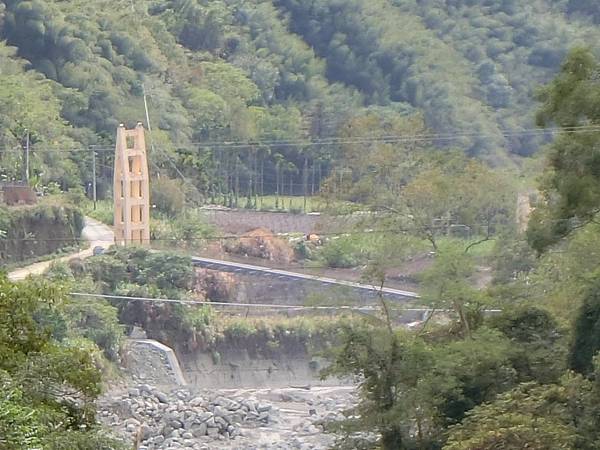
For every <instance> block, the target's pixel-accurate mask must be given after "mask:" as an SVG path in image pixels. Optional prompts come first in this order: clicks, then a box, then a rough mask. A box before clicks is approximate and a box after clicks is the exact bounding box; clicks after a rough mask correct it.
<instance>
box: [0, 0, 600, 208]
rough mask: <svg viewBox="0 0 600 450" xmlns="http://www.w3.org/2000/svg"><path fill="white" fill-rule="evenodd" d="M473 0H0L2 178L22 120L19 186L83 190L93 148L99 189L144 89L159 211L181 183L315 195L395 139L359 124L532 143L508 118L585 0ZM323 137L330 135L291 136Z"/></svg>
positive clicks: (476, 143)
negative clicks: (119, 131)
mask: <svg viewBox="0 0 600 450" xmlns="http://www.w3.org/2000/svg"><path fill="white" fill-rule="evenodd" d="M488 3H489V2H486V1H479V0H478V1H474V2H468V4H467V3H464V2H461V1H451V2H442V1H441V0H435V1H428V2H415V1H413V0H377V1H367V0H352V1H349V2H345V4H344V5H340V4H339V2H335V1H332V0H311V1H296V0H276V1H267V0H232V1H223V0H217V1H212V2H206V1H204V0H186V1H184V0H142V1H138V2H136V4H135V5H134V7H133V9H132V7H131V3H130V2H127V1H125V0H119V1H118V2H117V3H115V2H107V1H106V0H93V1H86V2H82V1H81V0H77V1H72V2H49V1H44V0H7V1H4V2H3V3H2V5H3V17H2V19H3V20H2V23H1V24H0V37H1V38H2V39H4V40H5V41H6V43H5V44H3V45H2V46H1V47H0V63H1V65H2V67H3V73H2V77H1V79H0V85H1V89H0V99H2V102H1V103H2V105H3V106H2V108H1V110H0V123H1V124H3V125H4V126H3V127H2V134H1V139H2V145H3V146H4V147H5V148H6V151H5V152H3V153H2V154H1V156H0V161H1V163H2V164H1V166H2V170H1V172H0V179H2V180H13V179H19V178H21V176H22V173H23V161H22V158H23V156H22V151H21V147H22V146H23V145H24V142H25V140H26V137H27V135H29V140H30V143H31V149H32V152H31V155H30V156H31V158H30V160H31V161H30V166H31V171H30V172H31V177H30V180H31V183H32V184H34V185H35V186H37V187H39V188H40V189H47V188H48V187H49V186H58V187H60V188H61V189H67V188H70V187H75V186H81V185H83V186H86V188H87V187H89V183H90V182H91V181H92V180H91V177H92V173H91V171H92V164H91V159H92V154H93V153H92V149H91V147H90V146H94V151H95V152H96V156H95V158H96V163H97V169H98V170H97V173H98V178H99V184H98V194H99V196H100V198H104V197H105V196H106V195H109V194H110V190H111V173H112V167H111V157H112V156H111V154H112V151H113V150H112V140H113V136H114V132H115V127H116V126H117V125H118V123H119V122H121V121H122V122H126V123H127V124H128V125H131V124H133V123H135V122H136V121H137V120H139V119H142V118H144V115H145V114H144V107H143V95H144V92H145V93H146V94H147V97H148V101H149V106H150V120H151V124H152V125H153V130H154V131H153V134H152V136H151V139H149V142H152V144H153V148H154V150H153V153H152V155H151V157H152V161H153V163H154V164H153V165H152V168H151V170H152V171H153V173H154V175H159V174H160V175H161V177H160V181H159V182H158V184H160V185H161V189H155V198H156V199H157V201H158V204H157V207H158V208H159V209H166V210H165V211H164V212H166V213H168V214H172V213H173V212H174V211H176V210H177V209H176V208H177V205H178V204H179V203H181V200H182V198H181V193H182V192H183V194H184V197H185V200H186V201H188V202H191V203H192V205H194V204H197V203H200V202H207V201H210V202H213V203H223V204H226V205H227V206H234V205H235V206H239V207H243V206H245V205H250V204H255V203H257V202H256V198H257V197H258V196H262V195H265V194H271V195H276V196H277V197H281V196H302V195H304V194H309V195H313V194H315V193H318V192H319V191H320V187H321V184H322V182H323V181H324V180H325V179H327V178H328V177H329V176H330V175H332V174H333V173H334V172H335V173H336V177H333V178H331V179H334V178H335V179H337V180H338V181H337V182H336V183H338V182H339V183H340V184H343V183H344V175H343V171H344V170H345V169H346V168H345V166H344V161H346V160H347V158H348V154H349V153H352V154H354V155H355V156H356V157H358V158H359V159H360V158H363V159H365V158H366V159H369V158H373V160H377V159H378V158H380V157H381V158H384V157H387V156H389V153H390V150H389V149H393V150H394V151H395V152H396V153H398V154H402V152H401V151H400V150H401V149H402V147H404V146H403V145H401V144H402V143H403V142H394V141H393V140H392V142H389V143H388V145H387V146H383V147H382V150H381V151H377V152H375V151H373V150H370V151H366V150H369V147H372V146H373V144H372V143H371V142H368V141H367V142H365V138H368V140H370V139H379V140H380V141H381V140H382V139H383V138H385V137H386V136H387V137H388V138H389V137H390V136H392V137H393V136H406V135H414V134H422V133H431V132H434V133H438V134H439V133H444V134H450V135H453V136H452V137H451V138H449V139H447V138H440V139H438V140H435V139H434V140H431V139H427V140H426V141H425V142H423V144H426V145H424V146H425V147H429V148H431V147H433V146H436V147H443V148H452V147H455V148H458V149H460V150H461V151H463V152H465V153H466V154H468V155H471V156H472V155H479V156H482V157H483V158H485V159H487V160H488V161H492V162H495V163H506V162H508V161H509V159H511V158H512V157H511V156H510V155H514V154H516V155H531V154H533V153H534V152H535V151H536V150H537V148H538V147H539V145H540V144H541V143H544V142H546V141H547V137H546V136H543V135H541V134H540V133H522V131H523V130H526V129H529V128H531V127H532V126H533V120H532V117H533V110H534V108H535V103H534V101H533V98H532V95H531V92H532V90H533V89H534V88H536V87H537V86H538V85H539V84H540V83H542V82H546V81H549V80H550V79H551V77H552V76H553V75H554V74H555V73H556V71H557V70H558V69H559V66H560V62H561V60H562V58H563V56H564V55H565V54H566V53H567V50H568V49H569V48H570V47H572V46H574V45H580V44H581V43H582V42H596V41H597V40H598V37H599V36H600V34H599V32H598V30H597V27H595V26H594V25H593V24H591V23H590V18H591V19H592V20H596V19H597V15H598V11H597V7H596V6H595V5H594V2H589V1H587V2H586V1H584V0H580V1H575V0H560V1H550V0H538V1H536V2H535V3H534V4H530V3H523V4H521V3H518V2H512V1H509V2H501V3H499V4H494V5H490V4H488ZM542 12H543V13H542ZM334 18H335V20H334ZM524 117H525V118H528V119H526V120H525V121H524V120H523V118H524ZM149 138H150V137H149ZM330 138H337V139H341V140H338V141H336V142H331V141H330V142H325V143H322V144H321V143H317V144H314V145H313V144H311V145H304V144H305V143H306V141H308V140H323V139H330ZM359 138H360V139H359ZM356 139H358V141H356ZM383 140H384V141H385V139H383ZM227 142H229V143H241V144H240V145H237V144H236V145H231V144H227ZM353 142H356V143H353ZM404 143H405V144H406V142H404ZM417 143H418V142H417ZM413 144H416V143H413ZM360 149H365V151H361V150H360ZM359 152H360V153H361V154H362V156H360V155H359V154H358V153H359ZM386 152H387V153H388V155H387V156H386ZM375 163H376V164H377V162H376V161H375ZM369 165H370V164H366V165H364V166H363V169H364V170H365V171H366V172H368V171H369ZM334 169H335V170H334ZM340 174H341V175H340ZM390 175H391V174H390ZM182 176H183V178H182ZM156 178H158V177H156ZM392 178H393V177H390V176H388V178H387V179H388V180H392ZM184 179H185V181H184ZM366 181H367V179H364V184H362V185H360V186H356V189H359V190H360V189H365V188H368V186H369V185H368V184H367V182H366ZM397 181H399V182H400V184H401V183H402V181H401V180H397ZM332 184H333V183H332V182H330V183H329V185H330V187H332V188H333V186H332ZM381 185H382V186H383V187H386V188H387V187H389V186H387V182H386V183H382V184H381ZM163 188H164V189H163ZM167 192H170V193H171V194H172V196H171V198H175V197H177V198H178V201H177V202H172V203H169V202H165V201H164V200H161V199H160V196H161V195H163V194H166V193H167ZM177 192H179V193H178V194H176V193H177ZM276 203H279V202H276ZM255 206H256V205H255ZM276 207H279V208H289V205H287V204H286V202H285V200H283V205H277V204H276ZM301 207H303V205H298V206H295V207H294V206H293V207H292V208H290V209H296V208H298V209H299V208H301ZM169 210H170V211H169Z"/></svg>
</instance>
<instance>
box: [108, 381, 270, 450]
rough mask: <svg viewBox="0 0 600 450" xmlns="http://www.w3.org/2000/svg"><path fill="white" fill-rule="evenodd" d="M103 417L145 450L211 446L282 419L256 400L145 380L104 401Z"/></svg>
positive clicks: (197, 448)
mask: <svg viewBox="0 0 600 450" xmlns="http://www.w3.org/2000/svg"><path fill="white" fill-rule="evenodd" d="M99 407H100V411H99V413H100V419H101V421H102V422H103V423H104V424H106V425H108V426H109V427H110V428H112V429H113V430H116V431H117V432H118V433H119V434H120V435H121V436H122V437H123V438H124V439H125V440H126V442H128V443H134V442H135V443H137V444H138V445H139V447H138V449H139V450H151V449H157V450H158V449H165V450H167V449H180V448H188V449H196V450H201V449H208V448H215V447H214V445H211V446H210V447H209V446H207V445H206V444H208V443H210V442H213V441H215V440H221V441H225V440H231V439H235V438H236V437H238V436H241V435H243V433H244V431H243V430H242V426H243V427H244V428H252V427H260V426H269V425H272V424H275V423H277V415H278V411H277V410H275V408H273V407H272V406H271V405H270V404H267V403H261V402H258V401H257V400H255V399H253V398H241V397H238V398H234V399H230V398H225V397H223V396H213V397H212V398H207V396H204V397H203V396H198V395H194V394H192V393H191V392H189V391H188V390H185V389H178V390H175V391H172V392H170V393H165V392H162V391H159V390H158V389H156V388H154V387H152V386H149V385H147V384H141V385H138V386H136V387H133V388H129V389H128V391H127V392H126V393H124V394H122V395H118V396H113V397H111V398H109V399H104V400H103V402H102V403H101V404H100V405H99Z"/></svg>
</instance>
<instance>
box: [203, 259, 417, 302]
mask: <svg viewBox="0 0 600 450" xmlns="http://www.w3.org/2000/svg"><path fill="white" fill-rule="evenodd" d="M192 262H193V264H194V265H196V266H200V267H204V268H207V269H213V270H220V271H223V272H243V273H247V274H253V273H254V274H262V275H268V276H275V277H279V278H289V279H295V280H302V281H307V282H314V283H321V284H324V285H330V286H345V287H349V288H352V289H355V290H358V291H366V292H371V293H373V294H377V293H378V292H379V291H380V288H379V287H377V286H372V285H368V284H363V283H356V282H353V281H347V280H339V279H335V278H328V277H320V276H317V275H308V274H305V273H299V272H290V271H287V270H279V269H271V268H268V267H264V266H256V265H252V264H243V263H237V262H231V261H222V260H218V259H211V258H202V257H199V256H194V257H192ZM381 291H382V292H383V294H384V295H385V296H387V297H395V298H403V299H408V298H414V299H418V298H420V296H419V294H417V293H416V292H410V291H403V290H401V289H393V288H389V287H384V288H383V289H381Z"/></svg>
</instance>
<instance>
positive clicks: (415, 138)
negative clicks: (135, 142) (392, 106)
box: [0, 125, 600, 153]
mask: <svg viewBox="0 0 600 450" xmlns="http://www.w3.org/2000/svg"><path fill="white" fill-rule="evenodd" d="M596 132H600V126H598V125H586V126H578V127H565V128H545V129H539V128H531V129H523V130H518V131H508V130H506V131H501V132H500V133H492V132H486V133H479V132H476V133H475V132H471V133H469V132H463V133H438V134H433V133H432V134H416V135H387V136H356V137H331V138H322V139H315V140H272V141H268V140H257V141H247V142H242V141H205V142H191V143H189V144H184V146H183V147H181V146H180V149H183V148H185V146H186V145H189V146H196V147H202V146H205V147H218V148H221V149H232V148H234V149H235V148H240V149H251V147H253V146H261V145H264V146H282V147H303V146H304V147H306V146H314V145H342V144H368V143H375V142H379V143H389V144H393V143H401V142H435V141H451V140H457V139H462V138H469V137H471V138H477V137H482V138H483V137H493V136H503V137H519V136H536V135H547V134H558V133H570V134H573V133H596ZM6 149H9V150H11V151H16V150H19V149H17V148H16V147H15V148H13V147H10V148H9V147H6V148H5V149H4V150H6ZM94 150H95V151H97V152H105V151H114V147H95V148H94ZM159 150H161V151H166V150H167V149H166V148H164V149H163V148H160V149H159ZM0 151H2V150H0ZM32 151H35V152H39V153H52V152H60V153H63V152H64V153H76V152H88V151H89V147H88V148H81V147H78V148H77V147H76V148H71V149H68V148H67V149H65V148H43V147H42V148H39V147H38V148H33V149H32Z"/></svg>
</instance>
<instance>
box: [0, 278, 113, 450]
mask: <svg viewBox="0 0 600 450" xmlns="http://www.w3.org/2000/svg"><path fill="white" fill-rule="evenodd" d="M67 309H68V301H67V300H66V296H65V293H64V291H63V290H62V289H60V288H58V287H57V286H55V285H50V284H48V283H43V282H33V281H29V282H27V283H11V282H9V281H7V280H6V278H4V277H0V313H1V314H0V386H1V391H2V395H1V396H0V448H3V449H16V448H43V449H44V450H46V449H48V450H59V449H63V448H66V447H68V448H70V449H75V450H92V449H94V450H96V449H106V450H108V449H118V448H121V447H120V445H119V444H118V443H117V441H114V440H113V439H111V438H110V437H108V435H107V432H106V431H105V430H102V429H100V427H99V426H98V425H96V420H95V407H94V400H95V399H96V397H97V396H98V394H99V393H100V383H101V372H100V370H99V369H98V368H97V366H96V361H94V358H95V356H96V355H95V353H94V348H95V347H94V345H93V344H92V343H90V342H89V341H87V340H85V339H82V338H79V340H74V338H75V337H76V336H78V332H77V330H75V329H70V328H69V327H67V326H65V325H66V323H67V317H68V314H69V312H68V311H67Z"/></svg>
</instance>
